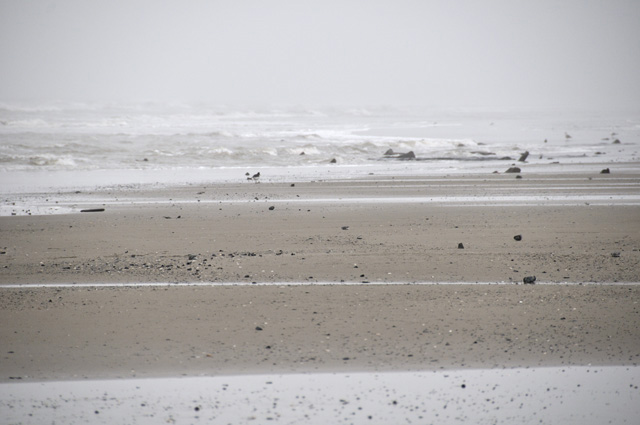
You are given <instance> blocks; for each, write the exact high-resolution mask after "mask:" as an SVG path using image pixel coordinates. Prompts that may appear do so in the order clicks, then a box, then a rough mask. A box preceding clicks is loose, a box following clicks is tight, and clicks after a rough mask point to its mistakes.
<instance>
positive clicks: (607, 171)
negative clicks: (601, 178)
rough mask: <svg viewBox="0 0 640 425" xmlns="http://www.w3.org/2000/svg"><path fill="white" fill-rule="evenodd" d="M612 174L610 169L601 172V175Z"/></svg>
mask: <svg viewBox="0 0 640 425" xmlns="http://www.w3.org/2000/svg"><path fill="white" fill-rule="evenodd" d="M609 173H611V171H609V169H608V168H605V169H604V170H602V171H600V174H609Z"/></svg>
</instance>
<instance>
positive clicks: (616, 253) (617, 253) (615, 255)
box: [611, 252, 620, 258]
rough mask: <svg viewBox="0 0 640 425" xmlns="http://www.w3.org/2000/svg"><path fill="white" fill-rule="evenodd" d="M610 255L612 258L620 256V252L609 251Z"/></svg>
mask: <svg viewBox="0 0 640 425" xmlns="http://www.w3.org/2000/svg"><path fill="white" fill-rule="evenodd" d="M611 256H612V257H613V258H618V257H620V253H619V252H612V253H611Z"/></svg>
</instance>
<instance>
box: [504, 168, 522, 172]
mask: <svg viewBox="0 0 640 425" xmlns="http://www.w3.org/2000/svg"><path fill="white" fill-rule="evenodd" d="M520 171H522V170H521V169H520V167H510V168H509V169H508V170H507V171H505V173H519V172H520Z"/></svg>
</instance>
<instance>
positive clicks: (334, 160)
mask: <svg viewBox="0 0 640 425" xmlns="http://www.w3.org/2000/svg"><path fill="white" fill-rule="evenodd" d="M336 162H338V161H337V160H336V159H335V158H333V159H332V160H331V161H329V163H330V164H335V163H336Z"/></svg>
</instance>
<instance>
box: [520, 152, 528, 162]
mask: <svg viewBox="0 0 640 425" xmlns="http://www.w3.org/2000/svg"><path fill="white" fill-rule="evenodd" d="M528 156H529V151H526V152H524V153H523V154H522V155H520V158H518V161H519V162H525V161H526V160H527V157H528Z"/></svg>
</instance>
